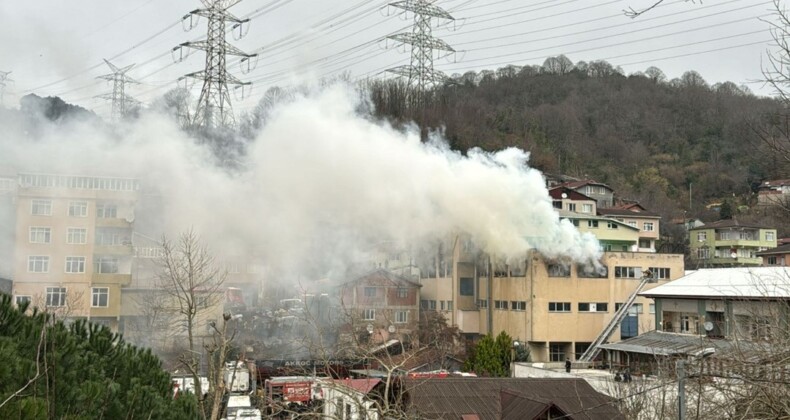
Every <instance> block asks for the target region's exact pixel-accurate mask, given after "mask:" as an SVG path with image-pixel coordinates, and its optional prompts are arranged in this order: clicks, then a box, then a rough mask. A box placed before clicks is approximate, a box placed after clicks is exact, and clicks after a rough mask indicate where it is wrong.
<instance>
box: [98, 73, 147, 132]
mask: <svg viewBox="0 0 790 420" xmlns="http://www.w3.org/2000/svg"><path fill="white" fill-rule="evenodd" d="M104 62H105V63H107V66H109V67H110V70H112V73H110V74H105V75H102V76H99V77H97V79H104V80H107V81H109V82H112V93H105V94H104V95H99V98H102V99H107V100H109V101H112V111H111V112H110V115H111V116H112V120H113V121H116V122H117V121H120V120H122V119H123V118H124V117H126V113H127V112H129V110H130V109H131V106H132V105H134V104H137V103H138V101H137V100H136V99H134V98H132V97H131V96H129V95H127V94H126V84H127V83H129V84H131V83H139V82H137V81H136V80H134V79H132V78H131V77H129V76H127V75H126V72H128V71H129V70H131V69H132V67H134V64H129V65H128V66H126V67H118V66H116V65H115V64H113V63H110V62H109V61H108V60H106V59H105V60H104Z"/></svg>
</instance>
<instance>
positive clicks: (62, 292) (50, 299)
mask: <svg viewBox="0 0 790 420" xmlns="http://www.w3.org/2000/svg"><path fill="white" fill-rule="evenodd" d="M46 304H47V307H61V306H66V288H65V287H47V302H46Z"/></svg>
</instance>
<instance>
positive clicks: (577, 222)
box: [570, 219, 579, 227]
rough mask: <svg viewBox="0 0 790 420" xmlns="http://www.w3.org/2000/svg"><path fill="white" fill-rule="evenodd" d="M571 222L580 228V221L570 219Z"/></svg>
mask: <svg viewBox="0 0 790 420" xmlns="http://www.w3.org/2000/svg"><path fill="white" fill-rule="evenodd" d="M570 220H571V224H572V225H574V226H576V227H579V219H570Z"/></svg>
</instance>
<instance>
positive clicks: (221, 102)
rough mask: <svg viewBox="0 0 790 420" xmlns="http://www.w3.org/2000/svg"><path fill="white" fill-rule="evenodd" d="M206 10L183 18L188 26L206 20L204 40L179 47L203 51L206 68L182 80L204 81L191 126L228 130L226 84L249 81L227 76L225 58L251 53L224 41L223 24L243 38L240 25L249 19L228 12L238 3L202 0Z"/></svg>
mask: <svg viewBox="0 0 790 420" xmlns="http://www.w3.org/2000/svg"><path fill="white" fill-rule="evenodd" d="M201 1H202V2H203V5H204V6H205V8H203V9H196V10H193V11H191V12H189V13H188V14H187V15H185V16H184V20H185V21H186V20H187V19H189V21H190V26H192V24H193V18H195V17H197V16H202V17H205V18H207V19H208V23H207V25H206V26H207V32H206V40H205V41H199V42H185V43H183V44H181V45H179V46H178V47H176V48H177V49H178V48H183V47H187V48H194V49H198V50H202V51H205V52H206V65H205V68H204V69H203V70H201V71H198V72H194V73H189V74H187V75H185V76H184V77H191V78H194V79H198V80H202V81H203V89H202V90H201V92H200V98H198V104H197V107H196V109H195V119H194V121H193V122H192V124H193V125H194V126H196V127H202V128H216V127H227V126H232V125H234V124H235V119H234V117H233V108H232V105H231V102H230V92H229V91H228V85H229V84H230V85H236V86H237V87H242V88H243V86H245V85H249V84H250V83H249V82H242V81H241V80H239V79H237V78H236V77H235V76H233V75H232V74H230V73H228V71H227V68H226V66H225V59H226V56H227V55H235V56H240V57H243V58H247V59H249V58H250V57H253V56H254V54H247V53H245V52H243V51H241V50H240V49H238V48H236V47H234V46H233V45H231V44H230V43H229V42H227V41H225V35H226V30H225V25H226V23H227V22H231V23H233V24H234V25H233V28H238V29H239V35H240V37H241V36H243V33H244V30H243V25H244V24H248V23H249V19H239V18H237V17H235V16H233V15H232V14H231V13H230V12H229V11H228V9H229V8H230V7H232V6H234V5H236V4H238V3H239V2H240V1H241V0H201Z"/></svg>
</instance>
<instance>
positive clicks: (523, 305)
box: [510, 300, 527, 311]
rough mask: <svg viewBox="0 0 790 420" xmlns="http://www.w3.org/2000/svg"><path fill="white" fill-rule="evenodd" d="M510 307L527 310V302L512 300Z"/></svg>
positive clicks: (515, 309) (516, 309)
mask: <svg viewBox="0 0 790 420" xmlns="http://www.w3.org/2000/svg"><path fill="white" fill-rule="evenodd" d="M510 309H511V310H514V311H526V310H527V302H526V301H523V300H512V301H510Z"/></svg>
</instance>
